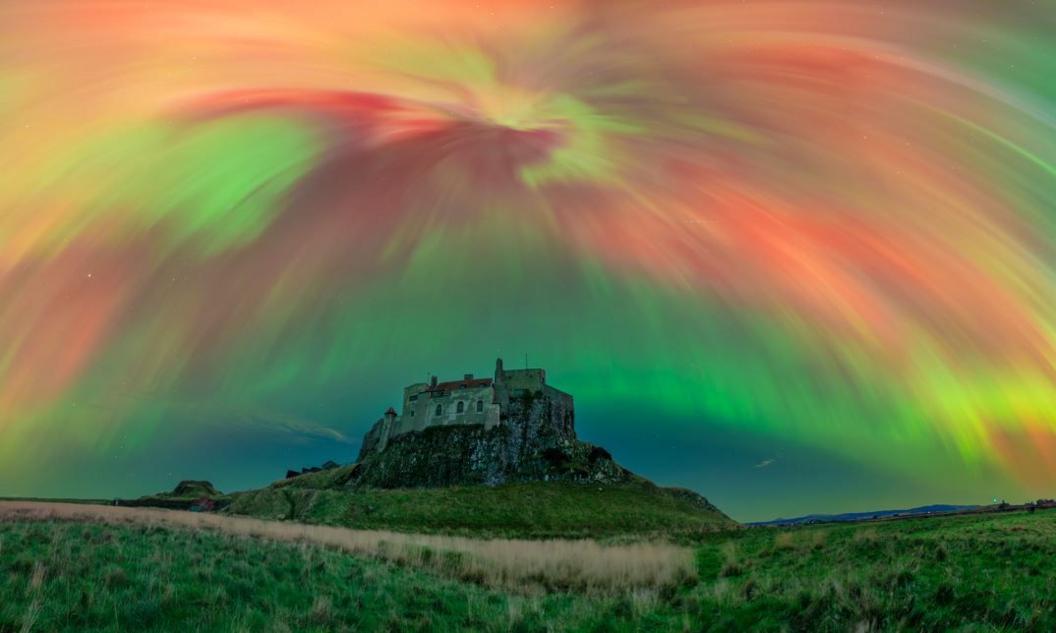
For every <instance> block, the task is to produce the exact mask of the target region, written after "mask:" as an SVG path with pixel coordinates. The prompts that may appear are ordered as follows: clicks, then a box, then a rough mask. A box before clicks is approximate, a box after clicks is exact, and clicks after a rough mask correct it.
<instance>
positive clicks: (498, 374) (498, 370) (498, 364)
mask: <svg viewBox="0 0 1056 633" xmlns="http://www.w3.org/2000/svg"><path fill="white" fill-rule="evenodd" d="M503 378H504V376H503V370H502V359H501V358H496V359H495V383H496V384H499V383H502V382H503Z"/></svg>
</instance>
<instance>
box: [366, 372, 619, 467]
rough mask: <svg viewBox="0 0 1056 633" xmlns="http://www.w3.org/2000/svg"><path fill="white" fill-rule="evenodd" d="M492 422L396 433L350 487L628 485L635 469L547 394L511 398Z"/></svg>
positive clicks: (374, 453) (368, 455) (369, 452)
mask: <svg viewBox="0 0 1056 633" xmlns="http://www.w3.org/2000/svg"><path fill="white" fill-rule="evenodd" d="M506 411H507V413H506V417H505V419H503V420H502V423H501V424H499V425H498V426H495V427H492V428H490V429H489V428H486V427H484V426H480V425H454V426H438V427H430V428H426V429H424V430H422V431H417V432H412V433H406V434H404V435H400V436H397V437H394V438H392V439H391V440H390V441H389V442H388V445H387V446H386V448H385V450H383V451H381V452H378V451H374V450H366V451H363V452H362V453H361V459H360V461H359V464H358V465H357V467H356V468H354V469H353V470H352V471H351V473H350V475H351V476H350V477H349V479H348V480H347V485H352V486H370V487H377V488H411V487H440V486H456V485H458V486H461V485H476V484H485V485H499V484H504V483H514V482H522V481H583V482H588V481H592V482H603V483H620V482H624V481H629V480H630V479H631V478H632V477H633V475H632V474H631V473H630V472H629V471H627V470H626V469H624V468H622V467H621V466H619V465H618V464H617V463H616V462H614V461H613V460H612V456H611V455H609V453H608V451H606V450H605V449H603V448H601V447H598V446H594V445H592V444H588V443H586V442H581V441H579V440H578V439H577V438H576V434H575V430H574V428H573V426H572V424H571V419H572V416H571V415H570V411H567V410H566V407H564V406H563V403H562V402H560V401H555V400H553V399H550V398H547V397H545V396H544V395H543V394H541V393H523V394H520V395H519V396H518V397H516V398H511V399H510V402H509V406H508V407H506Z"/></svg>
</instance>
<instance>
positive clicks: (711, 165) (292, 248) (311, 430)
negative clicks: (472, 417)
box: [0, 0, 1056, 505]
mask: <svg viewBox="0 0 1056 633" xmlns="http://www.w3.org/2000/svg"><path fill="white" fill-rule="evenodd" d="M1054 32H1056V6H1054V5H1053V4H1052V3H1051V2H1048V1H1038V2H1028V1H1026V0H1015V1H1009V2H999V3H997V2H988V1H985V0H939V1H935V2H927V3H921V2H910V1H909V0H891V1H881V2H869V3H865V2H852V1H849V0H848V1H835V0H831V1H820V0H819V1H813V0H781V1H778V0H749V1H744V2H742V1H737V2H733V1H728V0H715V1H708V2H704V1H700V2H685V1H674V2H662V3H661V2H630V1H628V2H624V1H615V2H600V1H597V2H595V1H584V2H570V1H564V0H560V1H554V2H547V1H542V2H534V1H533V2H527V1H523V2H484V1H481V2H470V1H437V2H429V3H421V2H409V1H404V0H396V1H387V2H337V1H331V0H321V1H319V2H307V3H305V2H293V1H290V0H279V1H276V2H267V3H260V2H248V1H241V0H238V1H226V2H205V1H200V0H165V1H158V2H132V1H116V0H109V1H104V0H87V1H78V2H74V1H63V0H55V1H52V2H8V3H4V4H3V5H2V6H0V117H2V118H0V174H2V175H0V462H2V463H3V466H0V475H2V476H0V479H5V480H7V481H13V480H14V478H17V479H18V482H19V483H18V484H17V485H13V489H12V490H10V491H5V490H0V493H3V492H9V493H15V492H19V493H24V494H30V493H36V492H38V491H50V490H53V489H57V487H56V486H57V484H56V483H55V482H56V481H60V480H67V481H68V478H69V477H71V476H73V475H74V474H75V472H76V471H77V469H80V468H91V469H93V472H94V473H96V476H97V477H98V478H99V481H115V480H118V479H119V476H118V475H117V474H115V473H112V472H110V471H108V470H107V466H106V464H107V463H109V462H108V460H117V461H122V460H124V461H123V462H122V463H125V464H126V465H125V466H124V468H126V470H127V468H128V466H127V464H128V463H132V462H130V461H129V460H130V459H131V458H139V459H141V460H142V459H147V461H141V462H139V463H141V464H142V463H149V458H145V456H148V455H158V454H163V453H165V451H166V450H170V451H171V450H175V448H174V447H176V446H179V447H181V448H180V450H184V451H192V452H193V451H194V450H197V449H196V447H198V448H200V447H203V446H209V445H210V444H215V443H223V442H226V441H227V438H230V437H231V435H230V433H231V432H232V431H231V429H238V436H239V437H246V436H252V435H253V434H254V433H262V434H267V433H280V434H285V435H286V436H288V437H289V438H290V441H291V442H295V441H299V440H298V439H297V438H303V437H331V438H333V439H334V440H335V441H337V442H338V443H339V444H340V443H341V442H343V441H345V440H346V439H348V440H349V441H351V440H352V439H354V438H355V437H358V436H359V434H360V433H361V431H362V430H364V429H365V428H366V427H367V426H368V425H369V424H370V423H371V422H372V421H373V420H374V419H375V418H376V417H377V415H378V414H379V412H380V411H381V410H382V408H381V407H383V406H387V405H388V404H389V403H390V402H389V400H391V399H392V398H395V397H396V395H397V394H398V391H399V389H400V388H402V386H403V385H404V384H406V383H409V382H412V381H414V380H419V379H421V377H422V376H423V375H424V374H425V372H428V371H434V372H437V373H439V374H440V375H441V376H444V375H452V374H457V375H460V372H462V371H463V370H465V371H472V370H474V369H477V370H478V371H480V370H487V368H488V366H489V363H491V362H493V359H494V358H495V357H496V356H497V355H499V354H505V355H506V356H507V357H508V358H509V359H519V358H520V357H521V356H523V354H524V353H525V352H527V353H528V354H529V355H530V357H531V358H530V361H529V362H532V364H533V365H535V364H537V365H540V366H545V367H547V369H548V371H549V372H550V375H551V376H552V377H553V379H554V380H555V384H559V385H560V386H562V388H565V389H566V390H568V391H570V392H572V393H573V394H575V396H576V398H577V409H578V410H579V411H580V412H581V414H582V415H583V416H586V418H587V419H588V420H589V418H590V417H591V415H592V411H593V412H595V413H594V414H593V415H594V417H595V418H597V422H596V423H594V425H593V427H592V428H595V429H604V428H606V427H609V428H623V429H627V430H629V431H634V430H637V429H641V430H642V431H643V432H644V431H645V430H646V429H650V428H654V427H657V426H658V425H659V426H660V427H663V428H670V429H672V430H673V432H677V433H681V434H682V436H684V437H697V438H707V437H708V436H709V434H711V433H718V432H736V433H742V434H744V436H745V437H749V436H750V437H751V438H753V439H752V442H753V443H755V444H756V445H757V446H759V447H760V449H759V450H760V451H761V452H760V455H759V457H760V459H762V458H764V457H769V455H768V454H767V453H766V446H768V443H771V442H778V443H785V444H788V443H793V444H795V445H797V446H802V447H806V448H809V449H810V450H812V451H816V452H817V453H818V454H821V455H831V456H834V458H838V459H840V460H844V461H846V462H847V463H853V464H860V465H861V466H862V467H863V468H868V469H872V470H874V471H876V472H882V473H889V474H890V476H891V477H892V478H897V479H898V481H901V482H929V485H933V486H938V488H937V489H938V490H939V491H941V492H943V493H944V494H946V493H948V494H950V495H956V494H960V493H963V492H964V488H965V487H966V486H969V485H973V486H974V485H975V483H976V482H978V481H979V480H980V478H982V479H986V480H990V481H995V482H1000V489H1001V490H1002V491H1005V492H1007V493H1008V494H1028V493H1033V492H1036V491H1045V490H1046V489H1047V487H1048V486H1050V485H1051V484H1052V482H1053V481H1054V480H1056V227H1054V226H1053V219H1054V216H1056V87H1054V86H1056V84H1054V83H1053V81H1052V78H1053V77H1056V38H1054V37H1053V36H1052V34H1053V33H1054ZM517 362H520V361H519V360H518V361H517ZM632 410H633V412H632ZM621 411H625V412H626V413H621ZM602 418H604V419H602ZM587 424H588V426H589V425H590V423H589V422H588V423H587ZM588 439H589V438H588ZM346 448H347V452H348V454H349V455H348V456H347V459H351V457H352V455H353V454H354V452H355V450H354V447H346ZM231 455H232V456H231V457H229V459H231V460H233V461H234V462H237V463H242V464H246V465H247V467H248V466H252V467H253V468H257V469H258V471H256V472H264V471H263V470H260V469H263V468H265V465H264V464H263V460H264V457H263V456H260V455H254V454H248V452H244V453H238V452H237V450H236V451H235V452H234V453H232V454H231ZM618 457H620V456H618ZM700 459H701V461H703V460H705V459H706V457H705V456H701V457H700ZM631 461H632V462H633V456H632V458H631ZM693 461H694V460H693V458H692V455H689V459H688V462H687V463H688V464H689V465H688V466H687V468H692V464H693ZM779 464H780V460H778V462H777V463H775V467H776V466H777V465H779ZM199 465H200V466H201V467H202V468H205V466H204V465H202V464H199ZM267 467H268V468H273V469H281V468H285V467H286V464H277V465H276V464H274V463H272V464H268V465H267ZM141 468H145V467H141ZM772 468H773V467H772ZM962 472H963V473H969V474H966V475H963V477H962V475H953V473H962ZM970 473H975V474H976V477H975V478H973V476H972V475H971V474H970ZM127 474H128V473H127V472H125V471H122V473H121V474H120V477H125V476H126V475H127ZM944 478H951V479H957V480H958V481H949V482H947V483H945V484H937V483H936V482H942V481H944ZM959 481H960V482H965V483H959ZM968 482H971V483H968ZM16 488H17V490H16ZM144 492H147V491H144ZM704 492H705V493H711V492H712V491H709V490H704ZM815 492H817V494H819V495H821V496H824V492H823V491H822V492H818V491H815ZM1048 492H1050V493H1051V490H1049V491H1048ZM709 496H712V495H710V494H709ZM720 505H721V504H720Z"/></svg>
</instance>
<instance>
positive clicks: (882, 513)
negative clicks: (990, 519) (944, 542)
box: [748, 504, 979, 526]
mask: <svg viewBox="0 0 1056 633" xmlns="http://www.w3.org/2000/svg"><path fill="white" fill-rule="evenodd" d="M976 508H979V506H958V505H943V504H936V505H929V506H920V507H917V508H907V509H904V510H873V511H872V512H845V513H843V514H808V515H805V516H801V517H794V518H791V519H784V518H781V519H773V520H771V521H757V522H755V523H749V524H748V525H782V526H784V525H806V524H812V523H848V522H854V521H869V520H872V519H883V518H890V517H897V516H906V517H912V516H924V515H929V514H946V513H949V512H964V511H966V510H975V509H976Z"/></svg>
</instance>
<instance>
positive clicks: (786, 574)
mask: <svg viewBox="0 0 1056 633" xmlns="http://www.w3.org/2000/svg"><path fill="white" fill-rule="evenodd" d="M3 517H4V513H2V512H0V596H2V598H3V599H2V600H0V632H3V633H7V632H8V631H31V630H33V631H37V630H39V631H86V630H87V631H123V630H146V631H162V630H165V631H186V630H200V631H342V630H349V631H351V630H355V631H414V630H421V631H437V630H438V631H462V630H469V631H746V630H747V631H951V630H952V631H1052V630H1056V615H1054V613H1056V512H1038V513H1035V514H1028V513H1023V512H1020V513H1007V514H993V515H969V516H958V517H947V518H941V519H937V518H926V519H912V520H903V521H889V522H879V523H867V524H858V525H831V526H813V527H809V528H795V529H787V530H779V529H751V530H739V531H735V532H727V533H701V534H699V535H698V537H697V540H696V543H695V544H694V546H693V550H692V551H693V564H692V567H693V569H692V570H691V571H690V572H689V573H681V574H675V575H654V576H652V577H651V580H648V581H646V582H644V583H643V582H641V581H640V580H639V581H638V582H634V583H623V582H614V583H608V584H604V583H601V584H599V583H594V584H592V583H586V584H579V585H576V584H575V583H572V584H571V585H569V586H568V587H555V586H550V587H548V588H546V587H545V585H546V583H534V584H532V583H528V586H529V587H532V588H530V589H529V590H527V591H523V590H519V589H515V588H514V586H516V585H517V583H512V584H511V583H510V582H509V579H508V578H507V579H506V580H503V578H502V577H500V576H488V575H479V576H474V575H472V574H470V575H468V576H467V575H465V574H464V573H463V572H461V571H460V569H462V566H461V565H459V564H454V563H452V564H449V565H446V566H445V565H437V564H432V563H431V562H430V561H432V560H434V559H435V558H436V557H443V553H442V551H441V550H442V549H443V548H442V547H440V546H439V545H435V546H433V547H432V548H430V551H431V552H432V553H431V554H429V555H426V556H424V557H422V556H420V557H418V558H415V557H413V556H411V557H404V558H399V557H395V558H385V552H384V551H380V552H379V551H374V552H370V551H365V552H362V553H363V554H365V555H349V554H348V553H347V552H346V551H344V550H343V549H339V547H340V545H333V544H332V546H331V547H323V546H317V545H312V544H309V543H304V542H298V543H290V542H283V541H280V540H273V538H274V537H269V538H259V537H251V536H247V534H246V533H244V532H238V531H234V533H225V532H223V531H218V530H214V529H197V530H195V529H189V528H173V527H161V526H159V525H152V524H149V523H148V524H125V523H118V524H102V523H98V522H83V521H77V522H70V521H64V522H56V521H55V520H54V519H50V520H40V519H32V518H30V517H27V516H25V515H12V514H10V513H8V514H7V517H6V521H5V519H4V518H3ZM214 518H215V519H218V520H224V519H223V518H222V517H214ZM137 520H139V519H137ZM279 525H287V526H288V525H289V524H279ZM315 529H323V528H315ZM442 542H443V541H439V542H438V543H442ZM584 546H585V547H584V549H586V548H589V547H598V546H597V545H596V544H584ZM482 547H483V545H482ZM384 549H385V548H382V550H384ZM543 549H545V548H543ZM657 551H658V552H660V551H663V550H657ZM600 558H602V559H603V558H605V556H601V557H600ZM568 559H569V560H570V561H575V560H577V559H576V558H575V557H574V556H569V557H568ZM587 560H589V557H586V558H584V557H580V558H579V559H578V561H579V562H578V563H577V564H579V565H584V564H586V563H585V561H587ZM507 562H508V563H509V564H512V565H514V566H516V565H517V564H523V565H525V566H528V565H530V564H531V563H530V562H529V560H528V559H522V560H521V562H520V563H510V562H509V561H507ZM557 566H559V565H557ZM614 569H615V568H614Z"/></svg>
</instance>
